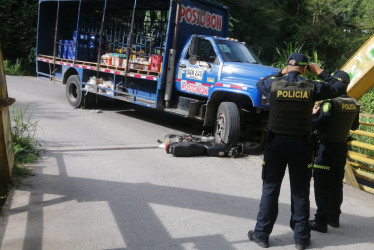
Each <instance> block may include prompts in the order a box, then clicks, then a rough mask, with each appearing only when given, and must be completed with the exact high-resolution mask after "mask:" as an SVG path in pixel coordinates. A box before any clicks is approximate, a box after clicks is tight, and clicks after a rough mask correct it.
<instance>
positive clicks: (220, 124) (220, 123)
mask: <svg viewBox="0 0 374 250" xmlns="http://www.w3.org/2000/svg"><path fill="white" fill-rule="evenodd" d="M216 134H217V135H218V137H219V138H220V139H221V140H222V139H223V137H224V136H225V116H224V115H223V114H222V113H221V114H219V116H218V118H217V127H216Z"/></svg>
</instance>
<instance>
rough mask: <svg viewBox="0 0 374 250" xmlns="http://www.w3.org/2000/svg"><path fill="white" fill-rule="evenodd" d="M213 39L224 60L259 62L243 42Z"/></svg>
mask: <svg viewBox="0 0 374 250" xmlns="http://www.w3.org/2000/svg"><path fill="white" fill-rule="evenodd" d="M215 41H216V43H217V45H218V48H219V50H220V52H221V55H222V57H223V60H224V61H225V62H242V63H259V61H258V60H257V58H256V57H255V55H254V54H251V52H249V50H248V48H247V47H246V46H245V45H244V44H243V43H240V42H234V41H228V40H221V39H216V40H215Z"/></svg>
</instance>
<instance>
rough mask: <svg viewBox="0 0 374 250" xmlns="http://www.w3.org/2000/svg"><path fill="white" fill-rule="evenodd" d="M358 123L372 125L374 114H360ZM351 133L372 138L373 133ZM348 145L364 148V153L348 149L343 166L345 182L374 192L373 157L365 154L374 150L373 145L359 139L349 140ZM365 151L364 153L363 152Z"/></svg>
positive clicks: (359, 131) (358, 131)
mask: <svg viewBox="0 0 374 250" xmlns="http://www.w3.org/2000/svg"><path fill="white" fill-rule="evenodd" d="M360 124H362V125H368V126H373V127H374V115H368V114H362V115H360ZM351 134H356V135H360V136H362V137H363V138H366V139H368V137H369V138H373V140H374V133H372V132H368V131H362V130H356V131H351ZM348 145H351V146H354V147H356V148H360V149H364V150H363V152H364V153H362V152H361V153H359V152H356V151H357V150H356V151H353V150H352V149H350V150H349V151H348V156H347V158H348V159H347V164H346V166H345V170H346V176H345V178H344V180H345V182H346V183H348V184H349V185H351V186H353V187H356V188H359V189H362V190H364V191H366V192H369V193H372V194H374V157H373V156H369V155H367V153H368V152H371V151H373V152H374V145H373V144H370V143H365V142H360V141H356V140H354V141H350V142H348ZM365 153H366V154H365Z"/></svg>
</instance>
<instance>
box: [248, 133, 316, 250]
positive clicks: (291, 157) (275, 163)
mask: <svg viewBox="0 0 374 250" xmlns="http://www.w3.org/2000/svg"><path fill="white" fill-rule="evenodd" d="M311 163H312V146H311V145H310V144H309V143H308V142H307V140H306V139H300V138H292V137H282V136H276V135H275V136H273V137H272V138H270V139H269V136H268V138H267V141H266V144H265V151H264V163H263V169H262V180H263V185H262V196H261V203H260V211H259V213H258V215H257V223H256V227H255V236H256V237H258V238H260V239H263V240H267V239H268V238H269V235H270V233H271V232H272V230H273V226H274V223H275V221H276V219H277V216H278V198H279V192H280V188H281V184H282V180H283V177H284V174H285V171H286V168H287V165H288V171H289V176H290V186H291V219H290V226H291V228H292V229H293V230H294V239H295V242H296V243H305V241H307V240H308V239H309V238H310V229H309V224H308V220H309V208H310V206H309V188H310V179H311V175H312V168H311V166H310V165H311Z"/></svg>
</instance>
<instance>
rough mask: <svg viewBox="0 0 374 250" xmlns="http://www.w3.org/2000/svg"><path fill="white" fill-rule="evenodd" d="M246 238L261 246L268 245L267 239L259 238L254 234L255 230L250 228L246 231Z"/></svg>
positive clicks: (265, 246)
mask: <svg viewBox="0 0 374 250" xmlns="http://www.w3.org/2000/svg"><path fill="white" fill-rule="evenodd" d="M248 239H249V240H250V241H252V242H254V243H257V245H259V246H260V247H262V248H268V247H269V241H268V240H261V239H259V238H257V237H256V236H255V232H254V231H252V230H250V231H249V232H248Z"/></svg>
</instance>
